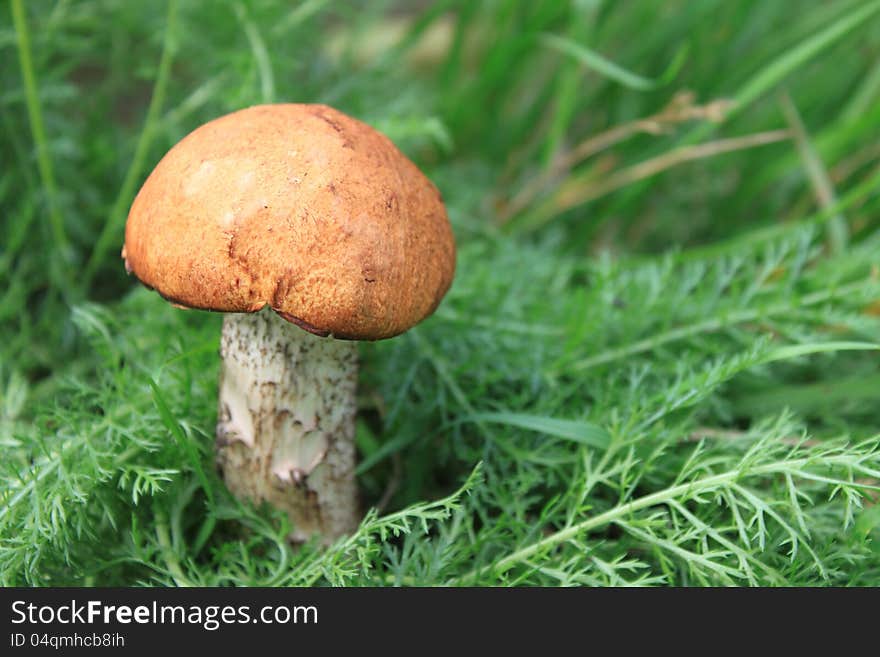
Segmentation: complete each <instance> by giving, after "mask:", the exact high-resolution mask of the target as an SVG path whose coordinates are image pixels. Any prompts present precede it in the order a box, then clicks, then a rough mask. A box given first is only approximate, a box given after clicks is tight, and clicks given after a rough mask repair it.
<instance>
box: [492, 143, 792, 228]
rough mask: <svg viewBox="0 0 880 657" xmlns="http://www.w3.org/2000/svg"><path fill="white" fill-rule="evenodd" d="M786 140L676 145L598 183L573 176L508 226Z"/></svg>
mask: <svg viewBox="0 0 880 657" xmlns="http://www.w3.org/2000/svg"><path fill="white" fill-rule="evenodd" d="M789 138H790V134H789V132H788V131H787V130H772V131H769V132H760V133H757V134H752V135H746V136H744V137H733V138H730V139H719V140H717V141H710V142H707V143H704V144H697V145H694V146H679V147H677V148H675V149H673V150H671V151H669V152H667V153H664V154H662V155H659V156H657V157H654V158H651V159H649V160H645V161H644V162H639V163H638V164H634V165H632V166H630V167H626V168H625V169H622V170H620V171H617V172H615V173H612V174H611V175H609V176H607V177H605V178H603V179H602V180H599V181H593V180H589V179H588V177H589V175H590V174H589V173H588V174H584V175H581V176H577V177H573V178H572V179H570V180H569V181H568V182H567V183H566V184H565V185H563V186H562V187H561V188H560V189H559V190H558V191H557V192H556V193H555V194H554V195H553V196H551V197H550V198H549V199H548V200H547V201H546V202H545V203H543V204H541V205H540V206H538V208H536V209H535V211H534V212H532V213H529V214H524V215H521V216H522V218H521V219H519V220H514V221H511V222H510V224H509V225H511V226H516V227H517V228H519V229H522V230H535V229H537V228H540V227H541V226H543V225H544V224H546V223H547V222H548V221H550V220H551V219H553V218H554V217H556V216H558V215H559V214H561V213H563V212H565V211H567V210H571V209H572V208H575V207H577V206H579V205H583V204H584V203H587V202H589V201H593V200H595V199H597V198H599V197H601V196H605V195H606V194H610V193H611V192H613V191H615V190H618V189H621V188H623V187H626V186H627V185H630V184H632V183H634V182H637V181H640V180H645V179H646V178H650V177H652V176H656V175H657V174H659V173H662V172H663V171H666V170H667V169H670V168H672V167H675V166H678V165H679V164H684V163H685V162H693V161H694V160H701V159H705V158H709V157H714V156H716V155H722V154H724V153H730V152H733V151H740V150H744V149H747V148H756V147H759V146H766V145H768V144H774V143H777V142H780V141H784V140H786V139H789Z"/></svg>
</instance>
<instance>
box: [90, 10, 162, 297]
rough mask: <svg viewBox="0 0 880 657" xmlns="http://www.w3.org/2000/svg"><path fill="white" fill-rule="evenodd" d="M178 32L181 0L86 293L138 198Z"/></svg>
mask: <svg viewBox="0 0 880 657" xmlns="http://www.w3.org/2000/svg"><path fill="white" fill-rule="evenodd" d="M176 32H177V0H168V11H167V13H166V18H165V35H164V39H163V42H162V55H161V56H160V58H159V68H158V72H157V75H156V81H155V83H154V85H153V95H152V97H151V98H150V105H149V107H148V108H147V116H146V118H145V120H144V127H143V130H141V134H140V138H139V139H138V142H137V146H136V147H135V151H134V157H133V158H132V161H131V165H130V166H129V167H128V171H127V172H126V174H125V178H124V179H123V182H122V187H121V188H120V189H119V194H118V195H117V196H116V200H115V201H114V202H113V207H112V209H111V210H110V216H109V218H108V220H107V222H106V223H105V224H104V227H103V228H102V229H101V232H100V234H99V235H98V238H97V240H95V248H94V249H93V250H92V254H91V256H90V257H89V259H88V262H87V263H86V266H85V269H84V271H83V275H82V279H81V286H82V289H83V290H84V291H86V290H88V288H89V285H90V284H91V282H92V279H93V278H94V276H95V273H96V272H97V270H98V267H100V266H101V264H102V263H103V260H104V256H105V255H106V253H107V250H108V249H109V248H110V245H111V244H113V242H114V241H116V240H118V239H119V233H120V232H121V229H122V225H123V223H124V222H125V218H126V216H127V212H126V209H127V208H128V205H129V204H130V203H131V200H132V198H133V197H134V188H135V185H137V181H138V178H139V177H140V175H141V172H142V171H143V168H144V164H145V160H146V158H147V152H148V150H149V148H150V145H151V144H152V142H153V137H154V135H155V133H156V125H157V123H158V118H159V113H160V112H161V111H162V104H163V103H164V101H165V90H166V88H167V86H168V77H169V74H170V72H171V62H172V60H173V58H174V50H175V45H176V42H175V36H176Z"/></svg>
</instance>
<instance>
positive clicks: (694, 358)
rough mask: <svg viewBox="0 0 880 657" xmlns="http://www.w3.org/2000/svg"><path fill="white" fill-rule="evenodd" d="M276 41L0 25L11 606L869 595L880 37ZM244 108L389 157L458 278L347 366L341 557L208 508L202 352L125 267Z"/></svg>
mask: <svg viewBox="0 0 880 657" xmlns="http://www.w3.org/2000/svg"><path fill="white" fill-rule="evenodd" d="M288 5H289V3H285V2H280V1H274V0H259V1H257V2H247V3H245V2H240V3H232V4H230V5H229V7H218V5H217V4H216V3H207V2H174V1H172V2H167V3H166V2H161V1H155V2H126V1H123V0H80V1H65V0H57V1H51V2H50V1H48V0H45V1H44V0H34V1H29V2H23V1H22V0H10V1H9V2H8V3H5V4H4V6H3V7H2V11H0V62H2V65H0V83H2V84H0V163H2V168H0V448H2V449H3V455H4V458H3V465H2V468H0V582H2V583H3V584H29V585H50V584H56V585H60V584H80V585H82V584H85V585H114V584H145V585H163V584H180V585H187V584H204V585H229V584H235V585H270V586H274V585H311V584H333V585H367V586H374V585H387V584H402V585H412V584H415V585H472V584H478V585H627V584H643V585H870V586H878V585H880V514H878V512H877V509H878V508H880V504H878V503H877V502H878V499H880V352H878V345H880V193H878V192H880V140H878V133H877V130H876V126H877V125H878V122H880V66H878V64H877V62H878V61H880V3H878V2H876V1H863V0H839V1H836V2H833V3H819V2H813V1H811V0H801V1H793V2H785V3H783V2H765V1H763V0H742V1H739V2H726V1H725V2H722V1H721V0H701V1H699V2H697V1H693V0H692V1H690V2H684V1H682V2H668V3H662V7H661V3H656V2H653V1H651V0H632V1H631V2H627V3H612V2H602V1H601V0H588V1H581V2H575V1H571V2H564V1H560V2H541V3H530V2H515V1H513V0H494V1H490V2H485V3H472V2H467V1H465V0H442V1H439V2H436V3H434V4H430V5H429V4H428V3H414V5H415V6H414V7H409V6H408V5H406V4H405V3H400V4H398V3H392V2H386V3H383V2H379V3H375V2H370V3H366V2H365V3H356V2H344V3H336V2H327V1H325V0H307V1H306V2H303V3H302V4H300V5H298V6H296V7H294V8H292V9H291V8H290V7H289V6H288ZM266 101H299V102H324V103H329V104H331V105H334V106H336V107H338V108H340V109H341V110H343V111H346V112H348V113H350V114H352V115H355V116H357V117H359V118H362V119H364V120H366V121H368V122H370V123H372V124H373V125H375V126H377V127H378V128H380V129H381V130H383V131H384V132H386V133H387V134H388V135H389V136H390V137H392V139H394V140H395V141H396V142H397V143H398V144H399V145H400V146H401V147H402V148H403V149H404V151H405V152H406V153H407V154H408V155H409V156H410V157H412V158H413V159H414V160H415V161H416V162H417V163H418V164H419V165H420V166H421V167H422V168H423V169H424V170H425V171H426V172H427V173H428V175H429V176H430V177H431V178H432V179H433V180H434V181H435V182H436V183H437V185H438V186H439V187H440V188H441V190H442V191H443V195H444V198H445V199H446V202H447V206H448V209H449V213H450V217H451V220H452V223H453V227H454V229H455V232H456V237H457V241H458V245H459V262H458V270H457V273H456V279H455V283H454V285H453V288H452V289H451V291H450V293H449V295H448V296H447V298H446V300H444V302H443V304H442V305H441V306H440V308H439V309H438V311H437V312H436V314H435V315H434V316H433V317H431V318H430V319H429V320H427V321H426V322H424V323H423V324H421V325H420V326H419V327H417V328H416V329H414V330H412V331H410V332H408V333H406V334H404V335H403V336H400V337H398V338H396V339H393V340H387V341H383V342H379V343H371V344H363V345H362V346H361V356H362V359H363V368H362V371H361V375H360V393H359V399H360V403H359V406H360V412H359V418H358V449H359V463H360V465H359V468H358V477H359V482H360V485H361V488H362V490H363V493H364V499H365V502H366V503H367V505H368V506H373V507H379V508H377V509H374V510H373V511H371V512H370V513H369V514H368V515H367V517H366V518H365V520H364V522H363V524H362V525H361V527H360V529H359V531H358V532H357V533H356V534H355V535H353V536H351V537H350V538H348V539H345V540H343V541H341V542H340V543H338V544H337V545H335V546H333V547H332V548H330V549H329V550H321V549H319V548H317V547H315V546H305V547H303V548H301V549H298V550H293V549H291V548H290V547H289V546H288V545H287V544H286V543H285V541H284V538H283V537H284V535H285V533H286V531H287V528H286V527H285V525H284V521H283V520H282V519H281V518H279V517H277V516H275V515H273V514H272V512H271V511H270V510H268V509H255V508H250V507H247V506H242V505H241V504H239V503H238V502H236V501H235V500H233V499H232V498H231V497H230V496H229V494H228V493H227V492H226V490H225V489H224V487H223V485H222V482H221V481H220V480H219V479H218V477H217V475H216V473H215V472H214V468H213V457H212V454H211V450H212V442H213V427H214V425H215V422H216V397H217V373H218V369H217V368H218V355H217V351H218V343H219V329H220V317H219V316H218V315H216V314H210V313H202V312H195V311H181V310H177V309H175V308H173V307H171V306H170V305H169V304H167V303H165V302H164V301H163V300H162V299H161V298H160V297H159V296H158V295H156V294H155V293H152V292H149V291H147V290H146V289H144V288H142V287H140V286H138V285H137V284H136V283H135V282H134V281H133V280H132V279H131V278H128V277H127V276H126V275H125V272H124V269H123V267H122V263H121V260H120V258H119V257H118V255H119V249H120V248H121V241H122V232H123V228H124V220H125V216H126V213H127V209H128V206H129V204H130V202H131V199H132V198H133V196H134V194H135V193H136V191H137V189H138V187H139V185H140V183H141V182H142V181H143V179H144V177H145V176H146V175H147V173H148V172H149V170H150V169H151V167H152V166H154V164H155V163H156V162H157V161H158V159H159V158H160V157H161V156H162V154H163V153H164V152H165V151H166V150H167V149H168V148H169V147H170V146H171V145H172V144H174V143H175V142H176V141H177V140H179V139H180V138H182V137H183V136H184V135H185V134H187V133H188V132H189V131H190V130H192V129H193V128H194V127H195V126H197V125H199V124H200V123H202V122H204V121H207V120H209V119H211V118H214V117H216V116H218V115H220V114H222V113H225V112H228V111H231V110H234V109H238V108H241V107H244V106H247V105H251V104H256V103H260V102H266Z"/></svg>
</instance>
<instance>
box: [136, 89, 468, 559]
mask: <svg viewBox="0 0 880 657" xmlns="http://www.w3.org/2000/svg"><path fill="white" fill-rule="evenodd" d="M122 257H123V258H124V260H125V267H126V269H127V271H128V272H130V273H133V274H134V275H135V276H137V278H138V279H140V280H141V281H142V282H143V283H144V284H146V285H147V286H148V287H150V288H153V289H155V290H157V291H158V292H159V294H160V295H162V296H163V297H165V298H166V299H167V300H169V301H171V302H172V303H173V304H175V305H178V306H182V307H184V308H200V309H207V310H215V311H222V312H225V313H227V314H226V315H225V317H224V319H223V332H222V337H221V342H220V355H221V358H222V366H221V374H220V389H219V417H218V422H217V432H216V435H217V440H216V448H217V464H218V468H219V471H220V472H221V475H222V477H223V479H224V480H225V482H226V485H227V486H228V487H229V489H230V490H231V491H232V493H233V494H234V495H236V496H237V497H239V498H244V499H246V500H250V501H252V502H254V503H257V504H259V503H262V502H268V503H269V504H271V505H272V506H274V507H276V508H278V509H281V510H283V511H284V512H286V513H287V515H288V517H289V518H290V521H291V523H292V526H293V532H292V535H291V540H293V541H297V542H299V541H305V540H308V539H309V538H311V537H313V536H315V535H317V536H319V540H320V541H321V542H323V543H325V544H329V543H331V542H333V541H334V540H335V539H337V538H338V537H340V536H343V535H345V534H348V533H350V532H352V531H353V530H354V529H355V528H356V527H357V524H358V522H359V521H360V509H359V503H358V492H357V483H356V480H355V474H354V470H355V461H356V455H355V445H354V428H355V425H354V421H355V412H356V397H355V388H356V377H357V360H358V353H357V343H356V342H355V341H356V340H380V339H384V338H390V337H393V336H395V335H398V334H400V333H402V332H404V331H406V330H407V329H409V328H410V327H412V326H413V325H415V324H417V323H418V322H420V321H421V320H423V319H424V318H425V317H427V316H428V315H430V314H431V313H432V312H433V311H434V309H435V308H436V307H437V305H438V304H439V303H440V300H441V299H442V298H443V296H444V294H445V293H446V291H447V289H448V288H449V286H450V284H451V282H452V277H453V274H454V270H455V242H454V240H453V235H452V230H451V228H450V226H449V220H448V218H447V216H446V210H445V208H444V205H443V200H442V198H441V196H440V193H439V192H438V190H437V188H436V187H435V186H434V185H433V184H432V183H431V182H430V181H429V180H428V179H427V178H426V177H425V176H424V175H423V174H422V173H421V171H419V169H418V168H417V167H416V166H415V165H414V164H413V163H412V162H411V161H410V160H408V159H407V158H406V157H405V156H404V155H403V154H402V153H401V152H400V151H399V150H398V149H397V148H396V147H395V146H394V144H393V143H392V142H391V141H390V140H389V139H388V138H387V137H385V136H384V135H382V134H381V133H379V132H377V131H376V130H374V129H373V128H371V127H369V126H368V125H366V124H364V123H362V122H360V121H357V120H355V119H353V118H351V117H349V116H347V115H345V114H343V113H341V112H339V111H337V110H335V109H333V108H331V107H327V106H324V105H304V104H276V105H260V106H256V107H251V108H248V109H244V110H241V111H238V112H233V113H231V114H227V115H225V116H222V117H220V118H218V119H215V120H213V121H210V122H209V123H206V124H205V125H202V126H200V127H199V128H197V129H196V130H194V131H193V132H192V133H190V134H189V135H187V136H186V137H185V138H184V139H182V140H181V141H180V142H179V143H178V144H176V145H175V146H174V147H173V148H172V149H171V150H170V151H169V152H168V153H167V154H166V155H165V157H163V158H162V160H161V161H160V162H159V164H158V165H157V166H156V168H155V169H154V170H153V172H152V173H151V174H150V175H149V177H148V178H147V180H146V182H145V183H144V185H143V187H142V188H141V190H140V192H139V193H138V195H137V197H136V198H135V200H134V202H133V204H132V206H131V210H130V212H129V215H128V220H127V223H126V229H125V246H124V247H123V249H122Z"/></svg>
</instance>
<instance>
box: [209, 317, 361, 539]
mask: <svg viewBox="0 0 880 657" xmlns="http://www.w3.org/2000/svg"><path fill="white" fill-rule="evenodd" d="M220 355H221V357H222V359H223V364H222V366H221V374H220V405H219V417H218V422H217V463H218V466H219V468H220V471H221V473H222V477H223V479H224V480H225V481H226V484H227V486H228V487H229V489H230V490H231V491H232V493H233V494H234V495H235V496H236V497H238V498H243V499H246V500H249V501H251V502H254V503H256V504H260V503H262V502H268V503H269V504H270V505H271V506H273V507H275V508H277V509H280V510H282V511H284V512H286V513H287V515H288V517H289V518H290V520H291V523H292V525H293V532H292V534H291V536H290V538H291V540H293V541H296V542H301V541H305V540H308V539H309V538H311V537H312V536H314V535H318V536H319V537H320V540H321V542H322V543H324V544H330V543H332V542H333V541H335V540H336V539H337V538H339V537H340V536H343V535H345V534H348V533H351V532H353V531H354V530H355V529H356V527H357V525H358V522H359V520H360V509H359V504H358V495H357V483H356V480H355V475H354V469H355V446H354V420H355V412H356V403H357V400H356V396H355V388H356V379H357V343H356V342H353V341H345V340H335V339H333V338H321V337H317V336H315V335H312V334H311V333H308V332H306V331H304V330H302V329H300V328H299V327H297V326H295V325H294V324H291V323H289V322H287V321H285V320H284V319H282V318H281V317H279V316H278V315H277V314H276V313H275V312H274V311H272V310H271V309H269V308H264V309H263V310H261V311H260V312H257V313H229V314H227V315H226V316H225V317H224V320H223V334H222V337H221V341H220Z"/></svg>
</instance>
